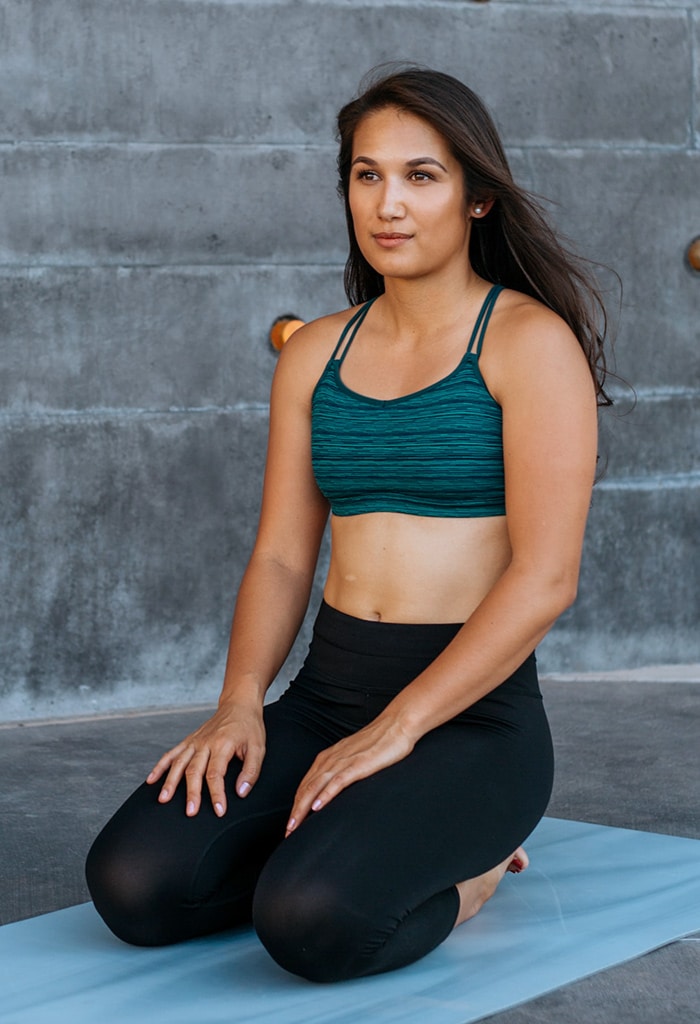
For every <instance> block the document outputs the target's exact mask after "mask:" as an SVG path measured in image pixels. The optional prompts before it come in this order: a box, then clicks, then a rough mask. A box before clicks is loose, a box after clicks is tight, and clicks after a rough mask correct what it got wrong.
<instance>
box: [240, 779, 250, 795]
mask: <svg viewBox="0 0 700 1024" xmlns="http://www.w3.org/2000/svg"><path fill="white" fill-rule="evenodd" d="M248 793H250V783H249V782H242V783H241V784H240V786H239V787H238V795H239V796H247V795H248Z"/></svg>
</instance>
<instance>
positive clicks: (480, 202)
mask: <svg viewBox="0 0 700 1024" xmlns="http://www.w3.org/2000/svg"><path fill="white" fill-rule="evenodd" d="M495 201H496V200H495V199H475V200H474V202H473V203H470V204H469V216H470V217H473V218H474V220H480V219H481V218H482V217H485V216H486V214H487V213H488V212H489V211H490V210H491V208H492V206H493V204H494V203H495Z"/></svg>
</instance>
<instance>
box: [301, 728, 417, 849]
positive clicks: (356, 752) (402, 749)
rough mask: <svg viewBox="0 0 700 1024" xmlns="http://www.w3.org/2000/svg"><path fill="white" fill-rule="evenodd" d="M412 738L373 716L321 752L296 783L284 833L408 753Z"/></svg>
mask: <svg viewBox="0 0 700 1024" xmlns="http://www.w3.org/2000/svg"><path fill="white" fill-rule="evenodd" d="M414 745H415V740H413V739H412V738H411V737H410V736H409V735H408V734H407V733H406V732H404V730H403V729H402V728H401V727H400V726H399V725H398V724H396V723H395V722H391V721H383V720H382V719H381V718H376V719H375V720H374V721H373V722H370V724H369V725H366V726H365V727H364V729H360V730H359V731H358V732H356V733H353V734H352V736H348V737H346V738H345V739H344V740H340V742H339V743H334V744H333V746H332V747H328V748H327V749H326V750H324V751H322V752H321V753H320V754H319V755H318V757H317V758H316V760H315V761H314V763H313V764H312V765H311V767H310V768H309V770H308V772H307V773H306V775H305V776H304V778H303V779H302V780H301V782H300V783H299V788H298V789H297V792H296V796H295V798H294V806H293V807H292V813H291V815H290V817H289V821H288V823H287V835H289V834H290V832H293V831H294V829H296V828H298V827H299V825H300V824H301V822H302V821H303V820H304V818H305V817H306V816H307V814H308V813H309V811H320V810H321V808H322V807H325V806H326V805H327V804H329V803H330V802H331V800H332V799H333V798H334V797H336V796H337V795H338V793H340V792H342V790H344V789H346V788H347V787H348V786H350V785H352V783H353V782H357V781H358V780H359V779H366V778H367V777H368V776H370V775H374V774H375V772H378V771H380V770H381V769H382V768H388V767H389V765H390V764H396V762H397V761H401V760H403V758H404V757H406V756H407V755H408V754H410V753H411V751H412V750H413V747H414Z"/></svg>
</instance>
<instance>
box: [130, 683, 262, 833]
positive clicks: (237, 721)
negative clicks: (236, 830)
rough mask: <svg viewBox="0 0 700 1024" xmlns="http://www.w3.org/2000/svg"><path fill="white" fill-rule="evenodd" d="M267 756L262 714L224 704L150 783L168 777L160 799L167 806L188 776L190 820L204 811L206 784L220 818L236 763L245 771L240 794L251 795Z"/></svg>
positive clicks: (160, 764)
mask: <svg viewBox="0 0 700 1024" xmlns="http://www.w3.org/2000/svg"><path fill="white" fill-rule="evenodd" d="M264 756H265V726H264V724H263V717H262V709H260V708H257V707H255V708H254V707H251V706H249V705H245V704H235V703H231V704H224V705H222V706H221V707H219V709H218V711H216V712H215V713H214V714H213V715H212V717H211V718H209V719H207V721H206V722H204V724H203V725H200V727H199V729H196V730H195V731H194V732H193V733H190V735H189V736H186V737H185V739H184V740H183V741H182V742H181V743H178V744H177V745H176V746H174V747H172V749H171V750H168V751H167V753H165V754H163V756H162V757H161V759H160V760H159V761H158V763H157V764H156V765H155V767H154V768H153V770H152V772H151V773H150V775H149V776H148V778H147V779H146V782H148V783H149V784H150V785H153V783H155V782H158V780H159V779H161V778H162V777H163V775H165V773H166V772H167V775H166V776H165V781H164V783H163V788H162V789H161V791H160V794H159V796H158V800H159V801H160V803H162V804H165V803H167V802H168V801H169V800H171V799H172V797H173V794H174V793H175V790H176V789H177V786H178V785H179V783H180V781H181V779H182V777H183V775H184V776H185V781H186V784H187V805H186V811H185V813H186V814H187V816H188V817H190V818H191V817H193V816H194V815H195V814H197V812H198V811H199V808H200V806H201V803H202V785H203V782H204V779H206V782H207V788H208V790H209V795H210V797H211V802H212V806H213V808H214V813H215V814H217V815H218V816H219V817H220V818H221V817H223V815H224V814H225V813H226V790H225V787H224V776H225V775H226V770H227V768H228V766H229V762H230V761H231V759H232V758H234V757H238V758H239V759H240V760H241V761H242V762H243V767H242V768H241V771H240V773H239V775H238V778H237V779H236V792H237V793H238V795H239V796H240V797H245V796H247V795H248V793H249V792H250V790H251V789H252V787H253V786H254V785H255V783H256V781H257V779H258V776H259V775H260V769H261V767H262V763H263V758H264Z"/></svg>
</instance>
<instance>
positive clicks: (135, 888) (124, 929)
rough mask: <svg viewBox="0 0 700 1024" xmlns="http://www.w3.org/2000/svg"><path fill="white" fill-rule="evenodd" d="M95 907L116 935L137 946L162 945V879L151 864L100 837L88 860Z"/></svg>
mask: <svg viewBox="0 0 700 1024" xmlns="http://www.w3.org/2000/svg"><path fill="white" fill-rule="evenodd" d="M85 877H86V881H87V885H88V889H89V891H90V895H91V897H92V901H93V903H94V905H95V909H96V910H97V912H98V914H99V915H100V917H101V918H102V920H103V921H104V922H105V924H106V925H107V927H108V928H109V929H110V931H112V932H113V933H114V934H115V935H116V936H117V938H119V939H121V940H122V941H123V942H128V943H129V944H130V945H134V946H162V945H167V944H169V943H170V942H173V941H175V940H174V939H173V938H172V937H170V936H169V935H168V930H167V927H166V924H165V916H164V910H165V907H164V905H163V898H162V882H161V881H160V880H159V879H158V877H157V873H156V872H154V871H152V870H151V869H150V868H149V865H148V863H141V862H138V861H137V860H136V859H135V858H134V857H130V856H128V851H125V850H123V849H120V848H119V844H113V843H111V842H108V841H106V840H105V839H104V838H103V837H102V836H98V837H97V839H96V840H95V842H94V843H93V845H92V847H91V849H90V852H89V853H88V856H87V860H86V862H85Z"/></svg>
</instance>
